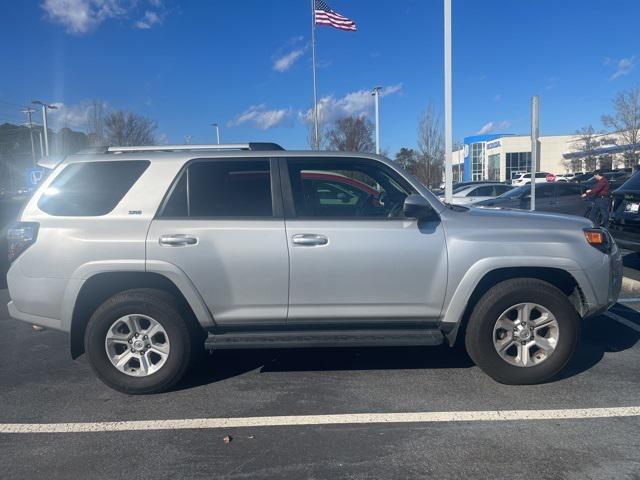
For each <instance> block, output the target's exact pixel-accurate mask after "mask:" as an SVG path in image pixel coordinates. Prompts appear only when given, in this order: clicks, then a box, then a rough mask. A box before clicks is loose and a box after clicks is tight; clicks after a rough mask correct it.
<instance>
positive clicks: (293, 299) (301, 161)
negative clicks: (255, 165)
mask: <svg viewBox="0 0 640 480" xmlns="http://www.w3.org/2000/svg"><path fill="white" fill-rule="evenodd" d="M281 172H282V185H283V192H284V200H285V213H286V216H287V220H286V229H287V240H288V246H289V255H290V259H291V260H290V264H291V273H290V276H291V283H290V285H291V287H290V295H289V298H290V300H289V315H288V320H287V321H288V322H289V323H292V324H294V323H307V324H309V323H316V324H318V323H319V324H322V323H341V324H345V323H351V324H353V323H372V322H373V323H386V322H428V321H436V319H437V318H438V317H439V315H440V312H441V310H442V304H443V300H444V294H445V288H446V283H447V256H446V246H445V239H444V232H443V228H442V224H441V223H440V221H439V219H437V218H436V217H434V219H433V220H430V221H421V222H418V221H416V220H415V219H407V218H404V217H403V214H402V207H403V203H404V199H405V198H406V196H407V194H408V193H413V189H412V187H411V186H410V185H409V184H407V182H405V181H404V179H403V178H402V177H401V176H400V175H398V174H397V172H395V171H393V170H392V169H391V168H390V167H388V166H386V165H384V164H383V163H382V162H377V161H373V160H362V159H351V158H327V157H322V158H317V159H316V158H292V159H283V160H282V164H281ZM314 176H315V177H319V176H321V177H323V180H322V181H321V182H318V181H315V180H314V179H313V177H314ZM346 186H348V187H349V189H350V190H351V193H352V194H351V195H348V196H341V195H338V194H332V193H331V192H340V191H342V190H343V189H345V187H346ZM329 187H331V188H329ZM354 190H355V191H354Z"/></svg>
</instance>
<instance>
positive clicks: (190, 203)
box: [161, 160, 273, 217]
mask: <svg viewBox="0 0 640 480" xmlns="http://www.w3.org/2000/svg"><path fill="white" fill-rule="evenodd" d="M272 215H273V209H272V204H271V173H270V170H269V161H268V160H258V161H244V160H237V161H208V162H207V161H199V162H196V163H193V164H191V165H189V166H188V167H187V169H186V170H185V171H184V172H183V173H182V175H181V177H180V179H179V180H178V182H176V184H175V186H174V188H173V191H172V192H171V195H170V196H169V199H168V200H167V202H166V204H165V206H164V209H163V212H162V215H161V216H162V217H270V216H272Z"/></svg>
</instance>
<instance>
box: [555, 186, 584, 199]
mask: <svg viewBox="0 0 640 480" xmlns="http://www.w3.org/2000/svg"><path fill="white" fill-rule="evenodd" d="M580 193H581V192H580V187H579V186H578V185H576V184H575V183H559V184H558V195H559V196H566V195H580Z"/></svg>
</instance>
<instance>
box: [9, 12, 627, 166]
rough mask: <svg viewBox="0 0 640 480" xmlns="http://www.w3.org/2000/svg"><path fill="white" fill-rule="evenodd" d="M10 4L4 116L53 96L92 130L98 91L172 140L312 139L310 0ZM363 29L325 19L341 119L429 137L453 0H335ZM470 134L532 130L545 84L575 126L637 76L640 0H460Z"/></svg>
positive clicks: (321, 35) (322, 52)
mask: <svg viewBox="0 0 640 480" xmlns="http://www.w3.org/2000/svg"><path fill="white" fill-rule="evenodd" d="M0 1H1V5H2V7H1V9H2V10H1V11H2V15H0V58H1V59H2V65H3V68H2V74H1V75H0V123H2V122H4V121H9V122H13V123H16V122H19V121H21V120H22V119H23V117H22V115H21V114H20V113H19V111H18V109H17V107H16V106H15V105H19V104H26V103H28V102H29V101H30V100H31V99H34V98H39V99H42V100H44V101H48V102H56V103H59V104H62V105H63V108H61V110H60V112H59V113H57V114H56V116H55V118H54V122H56V125H57V126H60V125H62V124H64V123H66V124H67V125H69V126H71V127H73V128H79V129H81V128H82V127H83V123H84V120H83V115H84V112H85V111H86V106H87V102H88V101H89V100H90V99H94V98H95V99H100V100H103V101H104V102H106V104H107V105H108V106H109V107H110V108H125V109H129V110H133V111H135V112H138V113H141V114H144V115H146V116H149V117H151V118H153V119H155V120H156V121H157V122H158V133H159V134H160V135H161V137H162V139H163V140H165V141H168V142H170V143H182V142H184V138H185V136H186V135H191V137H192V141H193V142H194V143H205V142H211V141H213V139H214V138H215V135H214V130H213V128H212V127H211V126H210V124H211V123H212V122H219V123H220V125H221V137H222V141H223V142H240V141H247V140H255V141H275V142H279V143H281V144H282V145H283V146H285V147H286V148H291V149H293V148H306V147H307V128H306V126H305V124H304V120H303V119H304V116H305V114H306V112H308V109H309V108H310V107H311V105H312V89H311V53H310V49H309V40H310V2H309V1H307V0H273V1H271V2H266V1H258V0H215V1H213V0H212V1H189V2H177V1H175V0H136V1H133V0H45V1H42V0H41V1H28V0H24V1H20V2H15V1H9V0H0ZM327 3H328V4H329V5H330V6H331V7H332V8H333V9H334V10H336V11H337V12H339V13H341V14H343V15H345V16H347V17H350V18H352V19H354V20H355V21H356V23H357V25H358V32H356V33H350V32H342V31H339V30H335V29H332V28H328V27H319V28H318V29H317V46H318V54H317V57H318V63H319V69H318V91H319V96H320V97H321V98H323V105H325V112H326V115H327V117H328V118H329V119H331V118H335V117H336V116H339V115H342V114H345V113H354V114H362V113H364V114H368V115H371V113H372V103H371V97H370V95H369V94H368V91H369V90H370V89H371V87H373V86H374V85H381V86H383V87H384V88H385V90H384V93H385V96H384V97H383V98H382V100H381V115H382V120H381V129H382V130H381V131H382V135H381V136H382V147H383V148H384V149H386V150H387V151H388V152H389V153H390V154H392V155H393V154H394V153H395V152H396V151H397V150H398V149H399V148H400V147H402V146H407V147H414V146H415V145H416V125H417V119H418V116H419V114H420V112H421V111H422V110H423V109H424V108H425V106H426V105H427V103H428V102H429V101H432V102H433V103H434V104H435V106H436V108H438V109H441V107H442V91H443V75H442V63H443V57H442V48H443V40H442V37H443V30H442V24H443V20H442V15H443V10H442V1H441V0H395V1H386V2H382V1H373V0H328V1H327ZM453 4H454V7H453V23H454V27H453V32H454V39H453V48H454V50H453V54H454V60H453V75H454V93H453V95H454V98H453V100H454V120H453V121H454V138H456V139H461V138H462V137H464V136H467V135H473V134H475V133H478V132H481V131H482V132H489V131H494V132H495V131H499V132H511V133H526V132H528V131H529V124H528V122H529V102H530V97H531V95H534V94H539V95H540V96H541V132H542V134H562V133H571V132H573V131H575V130H576V129H578V128H580V127H582V126H584V125H587V124H593V126H594V127H596V128H597V129H601V128H602V125H601V123H600V116H601V115H602V114H603V113H608V112H609V111H610V110H611V99H612V98H613V96H614V95H615V93H616V92H617V91H619V90H621V89H625V88H629V87H631V86H634V85H637V84H638V82H639V81H640V70H639V69H638V67H637V66H636V63H637V62H638V59H639V58H640V42H639V41H638V36H637V28H636V26H637V21H638V20H637V19H638V18H640V2H638V1H637V0H617V1H613V2H611V1H609V2H605V1H603V0H602V1H601V0H580V1H579V0H562V1H557V0H536V1H529V0H484V1H479V0H453Z"/></svg>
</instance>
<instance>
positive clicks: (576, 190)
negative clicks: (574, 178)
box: [549, 182, 587, 216]
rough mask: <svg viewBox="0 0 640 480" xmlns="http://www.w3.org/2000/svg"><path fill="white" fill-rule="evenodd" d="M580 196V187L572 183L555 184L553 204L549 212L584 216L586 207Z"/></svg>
mask: <svg viewBox="0 0 640 480" xmlns="http://www.w3.org/2000/svg"><path fill="white" fill-rule="evenodd" d="M580 194H581V190H580V186H579V185H577V184H575V183H573V182H571V183H569V182H561V183H556V197H555V203H554V204H553V205H552V207H551V209H550V210H549V211H551V212H557V213H566V214H568V215H578V216H582V215H584V212H585V210H586V206H587V205H586V202H585V201H584V200H583V199H582V198H581V197H580Z"/></svg>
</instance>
